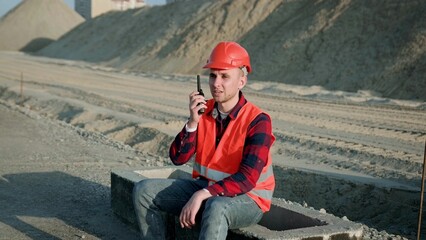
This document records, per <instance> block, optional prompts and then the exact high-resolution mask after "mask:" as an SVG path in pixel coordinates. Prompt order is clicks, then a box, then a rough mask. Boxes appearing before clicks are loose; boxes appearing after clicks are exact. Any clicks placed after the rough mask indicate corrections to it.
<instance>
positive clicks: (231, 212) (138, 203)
mask: <svg viewBox="0 0 426 240" xmlns="http://www.w3.org/2000/svg"><path fill="white" fill-rule="evenodd" d="M207 184H208V183H207V181H205V180H188V179H145V180H142V181H140V182H139V183H137V184H136V185H135V188H134V190H133V203H134V207H135V211H136V217H137V220H138V224H139V228H140V230H141V236H142V239H166V231H167V227H166V224H167V223H166V222H167V213H169V214H173V215H176V216H179V215H180V211H181V209H182V208H183V206H185V204H186V203H187V202H188V200H189V199H190V198H191V196H192V194H194V193H195V192H196V191H198V190H200V189H202V188H204V187H206V186H207ZM262 216H263V212H262V210H261V209H260V208H259V207H258V206H257V204H256V203H255V202H254V201H253V200H252V199H251V198H250V197H249V196H247V195H246V194H243V195H239V196H236V197H222V196H218V197H211V198H209V199H207V200H206V201H205V202H204V203H203V205H202V206H201V209H200V212H199V213H198V214H197V218H196V224H201V230H200V235H199V236H200V238H199V239H226V235H227V233H228V229H236V228H242V227H248V226H250V225H252V224H256V223H258V222H259V221H260V219H261V218H262Z"/></svg>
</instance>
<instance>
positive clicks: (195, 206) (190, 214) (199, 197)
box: [179, 190, 212, 228]
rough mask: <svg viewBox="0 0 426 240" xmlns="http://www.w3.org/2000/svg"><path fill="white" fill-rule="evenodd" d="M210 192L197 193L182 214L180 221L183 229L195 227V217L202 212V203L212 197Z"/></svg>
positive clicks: (200, 191) (201, 191)
mask: <svg viewBox="0 0 426 240" xmlns="http://www.w3.org/2000/svg"><path fill="white" fill-rule="evenodd" d="M211 196H212V195H211V194H210V192H208V191H205V190H199V191H197V192H195V193H194V194H193V195H192V197H191V198H190V199H189V201H188V202H187V203H186V204H185V206H184V207H183V208H182V211H181V212H180V216H179V221H180V226H181V227H182V228H185V227H186V228H191V227H192V226H194V225H195V216H196V215H197V213H198V211H199V210H200V207H201V203H202V202H203V201H204V200H205V199H207V198H209V197H211Z"/></svg>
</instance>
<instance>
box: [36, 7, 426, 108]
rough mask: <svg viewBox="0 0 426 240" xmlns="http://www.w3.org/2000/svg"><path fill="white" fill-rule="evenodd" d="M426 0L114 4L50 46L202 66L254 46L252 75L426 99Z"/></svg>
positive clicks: (119, 59)
mask: <svg viewBox="0 0 426 240" xmlns="http://www.w3.org/2000/svg"><path fill="white" fill-rule="evenodd" d="M425 12H426V2H425V1H423V0H410V1H400V0H379V1H369V0H357V1H351V0H330V1H320V0H318V1H312V0H291V1H278V0H274V1H266V0H261V1H257V0H248V1H239V0H238V1H231V0H218V1H207V0H187V1H182V2H177V3H174V4H169V5H165V6H161V7H151V8H148V7H147V8H143V9H139V10H131V11H127V12H111V13H108V14H104V15H102V16H99V17H98V18H96V19H94V20H92V21H88V22H86V23H84V24H82V25H80V26H79V27H78V28H76V29H74V30H73V31H71V32H69V33H68V34H66V35H65V36H64V37H62V38H61V39H60V40H59V41H57V42H55V43H53V44H51V45H49V46H48V47H47V48H45V49H43V50H42V51H41V52H40V54H42V55H46V56H51V57H58V58H68V59H78V60H86V61H93V62H102V64H105V65H107V66H113V67H117V68H120V69H130V70H134V71H156V72H166V73H182V74H196V73H200V72H201V71H202V70H201V69H200V67H201V66H202V65H203V64H204V63H205V61H206V59H207V57H208V55H209V52H210V50H211V48H212V47H214V45H215V44H216V43H217V42H218V41H222V40H234V41H238V42H240V43H241V44H242V45H243V46H245V47H247V49H248V50H249V52H250V54H251V56H252V62H253V69H254V72H253V75H252V76H251V79H256V80H263V81H278V82H283V83H290V84H299V85H320V86H323V87H325V88H327V89H330V90H345V91H358V90H370V91H372V92H376V93H378V94H379V95H383V96H385V97H391V98H402V99H414V100H416V99H417V100H423V101H424V100H426V94H424V93H425V92H426V80H425V77H424V76H426V67H425V66H426V14H424V13H425Z"/></svg>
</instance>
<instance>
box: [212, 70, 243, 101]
mask: <svg viewBox="0 0 426 240" xmlns="http://www.w3.org/2000/svg"><path fill="white" fill-rule="evenodd" d="M246 81H247V77H245V76H244V74H243V72H242V71H241V69H239V68H233V69H210V77H209V85H210V92H211V94H212V96H213V98H214V100H215V101H216V102H218V103H222V104H223V103H227V102H229V101H231V102H235V103H236V102H238V97H239V96H238V92H239V90H240V89H242V88H243V87H244V85H245V84H246ZM232 100H233V101H232Z"/></svg>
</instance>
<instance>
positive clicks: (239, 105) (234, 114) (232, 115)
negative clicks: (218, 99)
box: [214, 91, 247, 119]
mask: <svg viewBox="0 0 426 240" xmlns="http://www.w3.org/2000/svg"><path fill="white" fill-rule="evenodd" d="M238 95H239V100H238V103H237V105H235V107H234V108H233V109H232V110H231V112H230V113H229V115H228V117H230V118H231V119H235V118H237V116H238V113H239V112H240V110H241V108H242V107H243V106H244V104H246V103H247V100H246V98H245V97H244V95H243V92H241V91H240V92H239V93H238ZM214 108H215V109H217V103H214Z"/></svg>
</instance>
